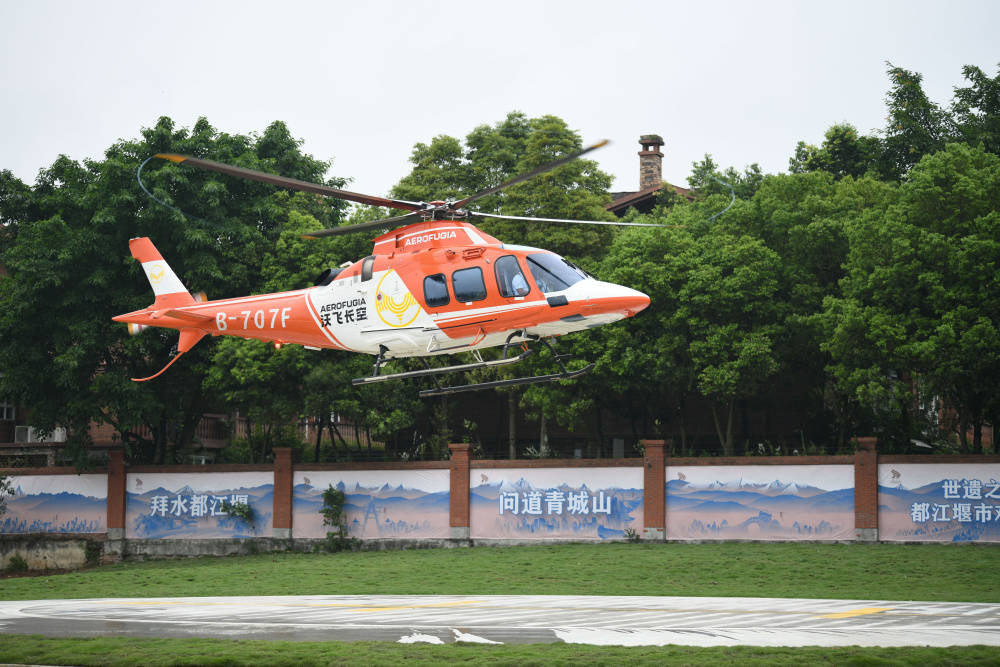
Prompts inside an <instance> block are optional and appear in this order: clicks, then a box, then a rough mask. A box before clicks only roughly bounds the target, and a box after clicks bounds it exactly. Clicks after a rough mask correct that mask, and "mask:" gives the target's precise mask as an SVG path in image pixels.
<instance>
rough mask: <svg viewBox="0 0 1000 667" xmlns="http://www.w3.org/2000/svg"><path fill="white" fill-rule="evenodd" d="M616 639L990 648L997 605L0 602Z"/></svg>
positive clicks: (645, 600) (56, 631)
mask: <svg viewBox="0 0 1000 667" xmlns="http://www.w3.org/2000/svg"><path fill="white" fill-rule="evenodd" d="M4 632H6V633H40V634H50V635H58V636H99V635H109V634H110V635H132V636H155V637H171V636H184V637H252V638H260V639H279V638H280V639H289V640H301V641H306V640H309V641H320V640H327V641H329V640H338V641H356V640H364V639H372V640H382V641H406V642H418V641H424V642H433V643H445V642H450V641H466V642H474V643H483V644H485V643H530V642H552V641H565V642H580V643H588V644H618V645H626V646H637V645H663V644H683V645H690V646H736V645H756V646H851V645H859V646H910V645H920V646H954V645H969V644H987V645H992V646H1000V605H997V604H973V603H955V602H944V603H932V602H902V601H900V602H894V601H887V600H802V599H764V598H692V597H684V598H679V597H678V598H673V597H645V596H635V597H608V596H537V595H535V596H505V595H497V596H488V595H487V596H459V595H451V596H363V595H358V596H350V595H345V596H301V597H291V596H281V597H241V598H210V597H205V598H148V599H145V598H131V599H99V600H35V601H18V602H0V633H4Z"/></svg>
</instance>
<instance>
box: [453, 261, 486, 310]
mask: <svg viewBox="0 0 1000 667" xmlns="http://www.w3.org/2000/svg"><path fill="white" fill-rule="evenodd" d="M451 286H452V289H454V290H455V301H461V302H463V303H467V302H469V301H482V300H483V299H485V298H486V283H484V282H483V270H482V269H480V268H479V267H478V266H474V267H472V268H469V269H460V270H458V271H456V272H455V273H453V274H451Z"/></svg>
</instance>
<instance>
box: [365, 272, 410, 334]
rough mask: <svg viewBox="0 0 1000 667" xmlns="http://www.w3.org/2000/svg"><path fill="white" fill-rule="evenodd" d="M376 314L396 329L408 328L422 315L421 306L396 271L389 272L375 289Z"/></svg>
mask: <svg viewBox="0 0 1000 667" xmlns="http://www.w3.org/2000/svg"><path fill="white" fill-rule="evenodd" d="M375 312H377V313H378V317H379V319H380V320H382V321H383V322H385V323H386V324H388V325H389V326H390V327H393V328H394V329H399V328H401V327H405V326H408V325H410V324H412V323H413V320H415V319H417V315H419V314H420V304H419V303H417V300H416V299H415V298H413V295H412V294H410V290H408V289H406V285H404V284H403V281H402V280H400V279H399V275H397V274H396V272H395V271H393V270H390V271H387V272H386V274H385V275H384V276H382V279H381V280H379V281H378V285H377V286H376V287H375Z"/></svg>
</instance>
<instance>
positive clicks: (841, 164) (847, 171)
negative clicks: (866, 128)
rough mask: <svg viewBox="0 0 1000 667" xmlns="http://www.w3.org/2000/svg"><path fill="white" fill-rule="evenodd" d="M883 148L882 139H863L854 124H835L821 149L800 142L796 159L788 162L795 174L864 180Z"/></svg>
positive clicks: (866, 137) (790, 169) (827, 132)
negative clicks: (812, 172)
mask: <svg viewBox="0 0 1000 667" xmlns="http://www.w3.org/2000/svg"><path fill="white" fill-rule="evenodd" d="M881 148H882V147H881V142H880V141H879V139H878V137H868V136H861V135H859V134H858V131H857V129H855V127H854V126H853V125H850V124H848V123H842V124H838V125H831V126H830V129H828V130H827V131H826V134H825V135H824V139H823V144H822V145H821V146H820V147H819V148H817V147H815V146H810V145H809V144H806V143H805V142H802V141H800V142H799V143H798V145H797V146H796V147H795V156H794V157H792V158H791V159H790V160H789V161H788V170H789V171H790V172H791V173H793V174H804V173H807V172H811V171H825V172H827V173H830V174H833V177H834V178H836V179H841V178H844V177H845V176H853V177H854V178H860V177H861V176H864V175H865V173H866V172H867V171H868V170H869V169H871V168H873V167H874V166H875V161H876V159H877V158H878V157H879V154H880V153H881Z"/></svg>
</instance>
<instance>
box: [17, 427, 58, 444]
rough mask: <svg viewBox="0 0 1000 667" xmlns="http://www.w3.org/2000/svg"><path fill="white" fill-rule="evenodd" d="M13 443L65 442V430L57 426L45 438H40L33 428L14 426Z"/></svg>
mask: <svg viewBox="0 0 1000 667" xmlns="http://www.w3.org/2000/svg"><path fill="white" fill-rule="evenodd" d="M14 442H17V443H22V444H27V443H30V442H66V429H65V428H63V427H62V426H58V427H56V428H54V429H52V433H50V434H49V435H48V436H46V437H44V438H43V437H41V436H40V435H39V434H38V432H37V431H36V430H35V427H34V426H15V427H14Z"/></svg>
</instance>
